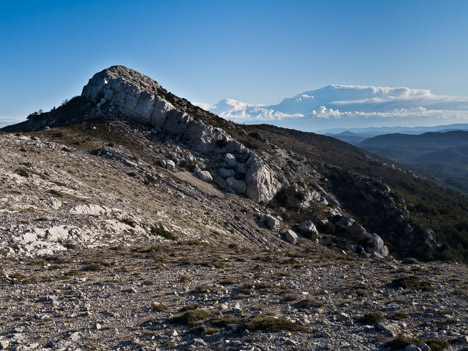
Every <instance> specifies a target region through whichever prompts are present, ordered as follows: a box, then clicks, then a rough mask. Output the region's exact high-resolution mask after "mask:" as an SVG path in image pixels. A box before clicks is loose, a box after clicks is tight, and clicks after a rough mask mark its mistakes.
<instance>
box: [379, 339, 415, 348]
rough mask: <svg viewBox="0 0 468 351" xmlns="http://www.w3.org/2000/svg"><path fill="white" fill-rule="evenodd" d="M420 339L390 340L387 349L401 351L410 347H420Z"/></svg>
mask: <svg viewBox="0 0 468 351" xmlns="http://www.w3.org/2000/svg"><path fill="white" fill-rule="evenodd" d="M418 344H419V339H416V338H409V337H398V338H396V339H393V340H390V341H389V342H387V343H386V344H385V346H386V347H389V348H390V349H391V350H401V349H403V350H404V349H405V347H406V346H408V345H418Z"/></svg>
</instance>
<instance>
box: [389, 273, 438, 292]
mask: <svg viewBox="0 0 468 351" xmlns="http://www.w3.org/2000/svg"><path fill="white" fill-rule="evenodd" d="M390 286H392V287H394V288H403V289H408V290H422V291H434V287H433V286H432V284H431V283H430V282H427V281H422V280H419V278H418V277H416V276H414V275H410V276H406V277H400V278H396V279H393V280H392V282H391V283H390Z"/></svg>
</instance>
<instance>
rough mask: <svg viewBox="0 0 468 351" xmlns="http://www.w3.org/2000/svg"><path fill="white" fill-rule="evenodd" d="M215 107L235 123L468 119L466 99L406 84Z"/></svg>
mask: <svg viewBox="0 0 468 351" xmlns="http://www.w3.org/2000/svg"><path fill="white" fill-rule="evenodd" d="M211 111H212V112H214V113H216V114H218V115H219V116H221V117H223V118H226V119H230V120H233V121H236V122H263V121H269V122H274V121H283V122H287V121H288V120H290V121H291V122H292V121H293V120H295V121H299V120H300V121H302V122H301V123H308V124H310V125H313V124H314V123H315V122H314V121H317V122H318V121H321V122H320V123H321V125H322V126H324V125H326V123H333V125H334V126H336V125H337V124H340V123H342V124H343V125H344V124H348V125H349V124H350V123H353V124H356V123H368V124H369V123H375V124H379V123H380V124H381V123H382V122H385V123H387V124H388V125H392V124H402V123H403V124H406V125H411V123H413V122H414V123H416V124H421V123H424V122H425V121H427V122H428V123H436V122H437V121H440V122H443V123H460V122H467V123H468V97H457V96H443V95H434V94H432V93H431V91H430V90H425V89H410V88H405V87H399V88H391V87H376V86H352V85H329V86H326V87H323V88H320V89H315V90H311V91H306V92H304V93H301V94H298V95H296V96H295V97H292V98H287V99H284V100H283V101H282V102H281V103H279V104H277V105H271V106H262V105H253V104H247V103H244V102H241V101H237V100H233V99H224V100H221V101H220V102H219V103H218V104H216V105H215V106H213V107H212V108H211ZM327 121H328V122H327ZM412 121H413V122H412ZM282 125H285V124H284V123H282ZM294 125H295V126H297V123H295V124H294Z"/></svg>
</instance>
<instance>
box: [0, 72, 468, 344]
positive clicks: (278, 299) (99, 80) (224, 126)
mask: <svg viewBox="0 0 468 351" xmlns="http://www.w3.org/2000/svg"><path fill="white" fill-rule="evenodd" d="M0 146H1V147H0V164H1V167H0V177H1V180H2V181H1V182H0V190H1V193H2V197H1V202H0V218H1V221H0V255H1V258H2V261H1V265H0V284H1V289H0V311H1V316H2V317H1V323H0V349H11V350H88V349H89V350H133V349H135V350H136V349H141V350H157V349H159V350H166V349H178V350H444V349H446V350H466V349H467V348H468V339H467V335H468V328H467V325H468V304H467V301H468V299H467V297H468V295H467V291H468V284H467V281H468V279H467V269H466V262H468V215H467V213H468V199H467V198H466V196H464V195H462V194H460V193H457V192H455V191H453V190H450V189H447V188H443V187H440V186H438V185H436V184H433V183H432V182H431V181H430V180H429V179H426V178H425V177H424V175H423V174H416V173H414V172H413V171H411V170H407V169H405V168H403V167H402V168H397V167H395V166H393V165H391V163H389V162H388V161H387V160H386V159H384V158H382V157H379V156H376V155H373V154H371V153H369V152H366V151H364V150H361V149H359V148H357V147H353V146H351V145H349V144H346V143H344V142H341V141H338V140H336V139H333V138H330V137H325V136H320V135H316V134H313V133H302V132H298V131H294V130H288V129H282V128H277V127H273V126H269V125H252V126H241V125H237V124H234V123H232V122H229V121H226V120H224V119H221V118H220V117H218V116H216V115H214V114H211V113H210V112H207V111H205V110H203V109H201V108H199V107H197V106H194V105H192V104H191V103H190V102H189V101H187V100H185V99H183V98H179V97H177V96H175V95H173V94H172V93H170V92H168V91H166V90H165V89H164V88H163V87H161V86H160V85H159V84H158V83H157V82H155V81H154V80H152V79H151V78H149V77H147V76H144V75H143V74H141V73H139V72H136V71H134V70H131V69H129V68H126V67H123V66H113V67H110V68H108V69H105V70H103V71H102V72H99V73H97V74H96V75H94V76H93V77H92V78H91V79H90V80H89V83H88V84H87V85H86V86H85V87H84V88H83V91H82V94H81V95H80V96H77V97H74V98H72V99H70V100H69V101H67V102H66V103H64V104H63V105H62V106H60V107H58V108H56V109H55V108H54V109H53V110H51V111H49V112H46V113H41V114H39V113H32V114H31V115H30V116H29V117H28V120H27V121H26V122H23V123H20V124H17V125H13V126H9V127H6V128H4V129H3V130H2V133H0Z"/></svg>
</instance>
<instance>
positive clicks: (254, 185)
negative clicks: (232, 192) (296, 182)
mask: <svg viewBox="0 0 468 351" xmlns="http://www.w3.org/2000/svg"><path fill="white" fill-rule="evenodd" d="M245 180H246V182H247V191H246V195H247V197H249V198H250V199H252V200H254V201H257V202H260V201H264V202H268V201H270V200H271V199H272V198H273V196H275V194H276V193H277V191H278V190H279V189H280V188H281V183H280V182H279V181H278V180H277V179H276V178H275V175H274V173H273V171H272V170H271V169H270V167H268V166H267V165H266V164H265V163H263V162H262V161H261V160H260V158H258V156H256V155H255V154H254V155H252V156H251V157H250V159H249V160H248V162H247V174H246V177H245Z"/></svg>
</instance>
